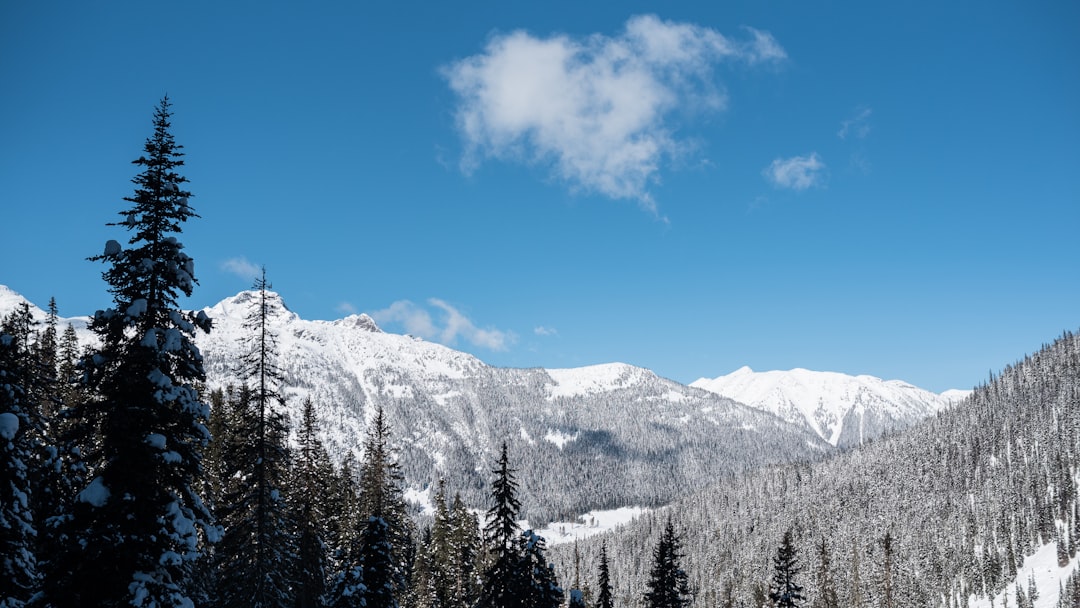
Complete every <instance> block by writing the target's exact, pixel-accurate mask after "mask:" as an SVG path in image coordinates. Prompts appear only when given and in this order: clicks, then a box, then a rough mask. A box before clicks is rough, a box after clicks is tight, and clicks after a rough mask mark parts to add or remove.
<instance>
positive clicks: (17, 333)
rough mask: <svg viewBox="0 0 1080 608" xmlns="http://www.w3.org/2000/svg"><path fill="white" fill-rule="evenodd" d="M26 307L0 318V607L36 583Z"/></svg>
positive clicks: (8, 607) (18, 602)
mask: <svg viewBox="0 0 1080 608" xmlns="http://www.w3.org/2000/svg"><path fill="white" fill-rule="evenodd" d="M30 322H31V321H30V312H29V309H28V307H25V306H24V307H22V310H18V309H17V310H15V311H13V312H12V313H11V314H10V315H8V317H7V318H5V319H4V320H3V323H2V324H0V581H4V583H3V586H4V589H3V592H2V593H3V595H2V596H0V607H3V608H18V607H21V606H24V605H26V602H27V600H29V599H30V597H31V595H32V594H33V593H34V592H35V590H36V588H37V584H38V570H37V558H36V555H37V546H36V545H37V539H36V536H37V528H36V522H35V521H34V514H33V511H32V508H33V499H34V497H33V489H32V487H31V468H32V466H33V464H34V456H35V455H34V445H33V437H34V427H35V425H36V418H37V413H36V411H35V410H36V405H35V404H34V403H33V401H32V390H30V385H31V383H32V381H31V378H30V375H31V366H32V363H31V360H30V359H31V357H30V352H31V351H30V345H29V338H30Z"/></svg>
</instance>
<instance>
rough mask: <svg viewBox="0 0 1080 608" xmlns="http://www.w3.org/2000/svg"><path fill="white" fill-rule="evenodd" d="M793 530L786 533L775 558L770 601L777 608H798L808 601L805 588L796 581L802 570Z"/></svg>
mask: <svg viewBox="0 0 1080 608" xmlns="http://www.w3.org/2000/svg"><path fill="white" fill-rule="evenodd" d="M792 536H793V535H792V533H791V530H788V531H787V532H784V539H783V540H782V541H781V542H780V547H779V548H778V549H777V550H776V557H774V558H773V577H772V587H771V591H770V592H769V599H770V600H772V602H773V605H774V606H776V607H777V608H798V607H799V606H801V605H802V602H803V601H805V600H806V596H804V595H803V593H802V591H803V587H802V585H800V584H799V583H798V582H797V581H796V577H797V576H798V574H799V572H800V571H801V570H802V568H801V566H800V565H799V556H798V553H797V552H796V550H795V542H794V540H793V538H792Z"/></svg>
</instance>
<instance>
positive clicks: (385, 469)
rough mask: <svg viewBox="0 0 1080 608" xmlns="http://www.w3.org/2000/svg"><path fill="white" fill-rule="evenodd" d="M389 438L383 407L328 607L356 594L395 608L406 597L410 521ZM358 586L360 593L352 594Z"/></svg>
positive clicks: (371, 431)
mask: <svg viewBox="0 0 1080 608" xmlns="http://www.w3.org/2000/svg"><path fill="white" fill-rule="evenodd" d="M389 438H390V429H389V427H388V426H387V424H386V418H385V416H384V414H383V411H382V408H381V407H377V408H376V410H375V416H374V418H373V419H372V421H371V424H370V426H369V427H368V431H367V437H366V439H365V441H364V460H363V462H362V463H361V465H360V488H359V489H360V493H359V496H358V498H357V502H356V512H357V513H358V515H359V517H357V518H356V519H355V520H354V521H353V522H352V526H353V531H351V532H349V531H346V532H345V534H344V536H345V538H344V539H343V548H342V551H341V559H340V560H339V565H338V569H337V574H336V575H335V579H334V580H335V582H334V584H333V585H332V588H331V590H330V596H331V600H330V602H331V604H332V605H350V604H348V603H347V601H348V600H347V598H346V596H343V595H342V594H352V593H360V594H361V597H362V598H363V599H364V600H365V601H367V602H368V606H372V605H377V606H397V605H398V603H399V602H400V599H401V598H403V597H405V595H406V591H407V589H406V582H407V581H408V579H409V570H410V569H411V567H412V557H413V556H412V553H411V549H412V542H413V541H412V521H411V520H410V519H409V516H408V511H407V507H406V505H405V498H404V496H403V494H402V489H401V484H402V480H403V475H402V473H401V470H400V467H399V465H398V464H397V462H396V460H395V459H394V455H393V453H392V451H391V448H390V443H389ZM360 583H362V585H360V586H358V584H360ZM361 586H362V587H363V590H362V591H355V590H359V589H360V587H361ZM348 597H352V596H351V595H349V596H348ZM341 602H346V603H345V604H342V603H341Z"/></svg>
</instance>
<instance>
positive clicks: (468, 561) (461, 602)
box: [448, 494, 483, 606]
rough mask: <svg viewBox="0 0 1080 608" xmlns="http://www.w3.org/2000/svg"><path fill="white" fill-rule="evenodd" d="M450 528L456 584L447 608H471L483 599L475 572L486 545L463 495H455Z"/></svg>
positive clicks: (477, 522) (453, 573)
mask: <svg viewBox="0 0 1080 608" xmlns="http://www.w3.org/2000/svg"><path fill="white" fill-rule="evenodd" d="M450 524H451V534H450V544H451V547H452V548H453V553H452V565H453V567H452V578H453V580H454V584H453V587H452V590H451V593H450V600H449V603H448V606H472V605H473V604H474V603H475V602H476V600H477V598H478V597H479V595H480V584H479V581H478V579H477V575H476V572H477V560H478V559H479V556H480V551H481V546H482V544H483V543H482V539H481V537H480V521H479V519H478V518H477V516H476V514H475V513H473V512H472V511H470V510H469V509H468V508H466V507H465V503H464V502H463V501H462V500H461V495H460V494H454V504H453V506H451V507H450Z"/></svg>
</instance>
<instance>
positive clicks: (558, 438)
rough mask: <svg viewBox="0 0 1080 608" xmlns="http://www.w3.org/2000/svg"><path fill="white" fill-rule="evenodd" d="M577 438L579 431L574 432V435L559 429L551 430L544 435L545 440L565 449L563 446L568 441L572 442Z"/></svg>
mask: <svg viewBox="0 0 1080 608" xmlns="http://www.w3.org/2000/svg"><path fill="white" fill-rule="evenodd" d="M577 438H578V436H577V433H574V434H573V435H567V434H566V433H564V432H562V431H559V430H555V431H549V432H548V434H547V435H544V441H548V442H551V443H554V444H555V445H557V446H558V447H559V449H560V450H561V449H563V447H565V446H566V444H567V443H570V442H571V441H577Z"/></svg>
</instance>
